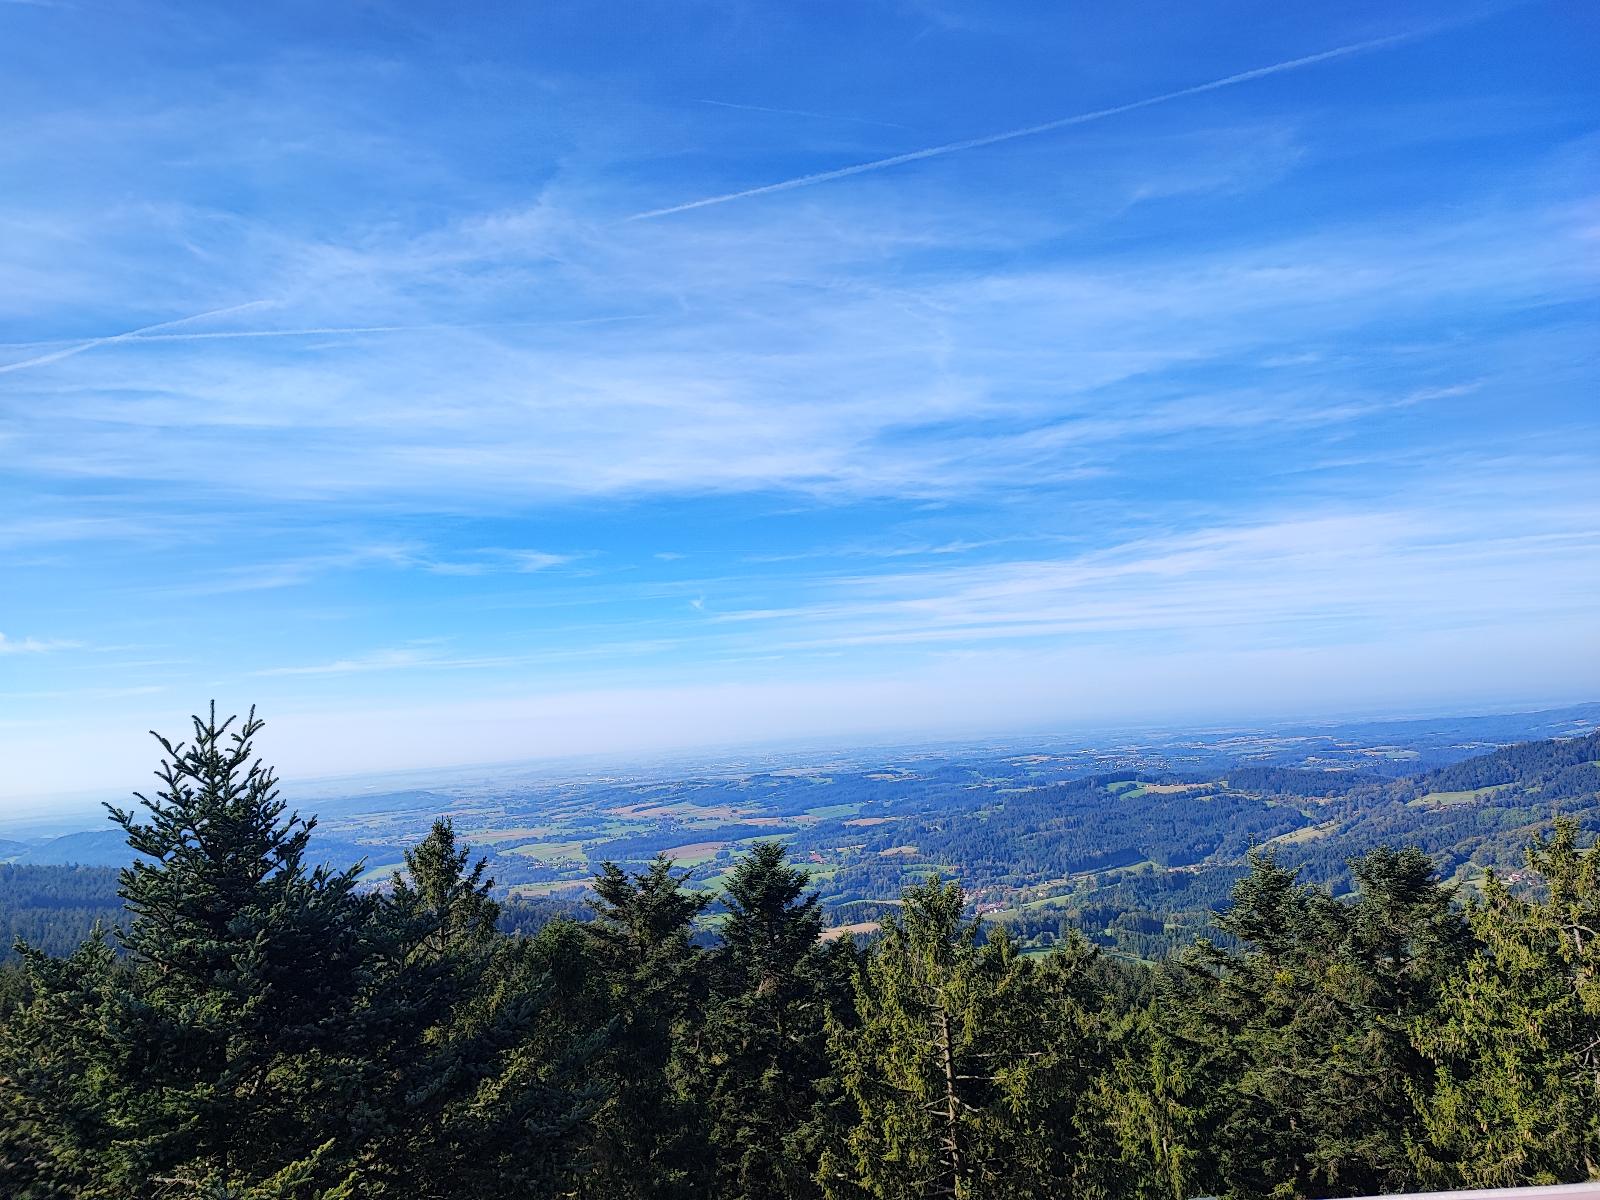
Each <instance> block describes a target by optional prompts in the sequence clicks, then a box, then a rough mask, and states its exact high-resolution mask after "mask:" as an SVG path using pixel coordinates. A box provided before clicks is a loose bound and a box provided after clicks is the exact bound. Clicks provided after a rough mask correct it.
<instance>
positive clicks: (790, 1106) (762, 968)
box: [691, 842, 849, 1200]
mask: <svg viewBox="0 0 1600 1200" xmlns="http://www.w3.org/2000/svg"><path fill="white" fill-rule="evenodd" d="M807 884H808V880H807V875H806V872H805V871H804V870H802V869H800V868H798V867H795V866H792V865H790V863H789V862H788V860H787V854H786V852H785V850H784V848H783V846H782V844H780V843H778V842H761V843H758V844H757V845H755V846H754V847H752V848H751V849H750V850H749V851H748V852H747V853H746V854H744V855H743V856H742V857H741V858H740V860H739V861H738V863H737V864H736V865H735V867H734V869H733V871H732V873H731V874H730V875H729V877H728V881H727V884H726V886H725V888H724V891H723V893H722V902H723V904H724V905H725V906H726V907H727V910H728V912H727V917H726V920H725V921H724V922H723V923H722V926H721V936H722V944H721V946H720V947H719V948H718V949H717V950H716V951H714V952H713V956H712V979H713V988H712V997H711V1000H710V1002H709V1003H708V1005H707V1010H706V1017H705V1029H704V1034H703V1036H702V1038H701V1039H700V1042H699V1054H698V1056H697V1058H696V1059H695V1061H694V1062H693V1063H692V1064H691V1074H692V1077H693V1079H694V1081H695V1086H696V1087H697V1090H699V1091H700V1093H701V1094H702V1095H704V1097H705V1102H706V1108H707V1113H708V1118H709V1122H710V1130H711V1136H712V1139H713V1141H714V1144H715V1146H716V1149H717V1160H718V1181H717V1194H718V1195H719V1196H721V1197H724V1198H726V1200H800V1198H803V1197H811V1196H815V1195H816V1194H817V1187H816V1183H815V1182H814V1180H813V1178H812V1177H813V1174H814V1172H815V1169H816V1159H815V1152H816V1151H815V1141H816V1136H817V1129H816V1124H817V1118H818V1114H817V1111H816V1110H817V1107H818V1104H819V1101H820V1094H819V1089H820V1087H821V1085H822V1083H823V1081H824V1080H825V1079H826V1078H827V1076H828V1073H829V1068H830V1065H831V1064H830V1061H829V1058H828V1053H827V1026H828V1018H829V1016H830V1014H831V1013H833V1012H836V1011H838V1010H839V1009H840V1008H841V1007H842V1006H843V1005H844V1004H845V1003H847V1002H848V999H849V996H848V986H849V982H848V976H847V975H846V974H845V972H844V971H843V970H841V969H840V967H841V964H843V963H846V962H848V957H847V955H846V954H842V953H841V951H844V950H846V949H847V948H846V947H840V948H839V949H837V950H832V951H830V950H829V949H828V948H827V947H826V946H825V945H824V944H823V943H822V942H821V940H820V935H821V932H822V913H821V910H820V908H819V907H818V902H817V897H816V895H815V893H812V894H809V895H808V894H807V892H806V888H807Z"/></svg>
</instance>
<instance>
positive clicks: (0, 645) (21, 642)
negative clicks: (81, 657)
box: [0, 633, 83, 654]
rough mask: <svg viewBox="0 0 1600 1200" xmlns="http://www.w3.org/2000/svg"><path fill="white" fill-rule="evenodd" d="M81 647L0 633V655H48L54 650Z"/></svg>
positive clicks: (50, 639) (77, 644) (69, 642)
mask: <svg viewBox="0 0 1600 1200" xmlns="http://www.w3.org/2000/svg"><path fill="white" fill-rule="evenodd" d="M82 645H83V643H82V642H72V641H65V640H62V639H57V638H36V637H24V638H13V637H7V636H6V635H5V634H3V633H0V654H49V653H51V652H52V651H56V650H77V649H79V648H80V647H82Z"/></svg>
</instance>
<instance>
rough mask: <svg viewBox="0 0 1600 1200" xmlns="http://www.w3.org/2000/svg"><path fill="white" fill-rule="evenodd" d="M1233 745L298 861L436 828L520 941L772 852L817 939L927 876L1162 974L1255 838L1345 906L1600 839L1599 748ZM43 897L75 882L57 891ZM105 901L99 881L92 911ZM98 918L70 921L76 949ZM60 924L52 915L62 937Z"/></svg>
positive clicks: (588, 818)
mask: <svg viewBox="0 0 1600 1200" xmlns="http://www.w3.org/2000/svg"><path fill="white" fill-rule="evenodd" d="M1391 732H1392V731H1391ZM1229 749H1230V750H1234V749H1236V748H1235V747H1233V746H1230V747H1229ZM1239 749H1242V750H1243V751H1244V754H1245V760H1244V764H1243V765H1241V764H1240V763H1239V762H1237V761H1230V760H1228V759H1226V758H1223V759H1222V760H1221V761H1219V762H1218V763H1217V764H1216V765H1214V766H1213V767H1212V768H1211V769H1210V770H1206V771H1202V770H1199V769H1195V766H1196V765H1194V764H1191V768H1190V769H1186V770H1181V771H1180V770H1175V769H1171V768H1168V769H1159V770H1156V769H1149V768H1148V767H1147V768H1145V769H1123V770H1114V771H1090V772H1083V771H1082V770H1081V766H1080V763H1081V762H1082V761H1087V762H1088V764H1089V765H1092V766H1100V765H1104V763H1105V761H1106V759H1107V758H1108V757H1114V756H1097V757H1094V758H1090V759H1087V760H1080V759H1079V758H1077V757H1056V758H1052V757H1051V756H1047V755H1034V756H1012V757H1010V758H1003V759H995V758H993V757H992V756H991V757H984V758H978V757H969V758H965V759H963V758H959V757H958V758H951V759H943V760H938V759H935V760H932V761H931V762H923V761H913V762H912V763H910V764H909V765H901V766H883V767H877V768H855V769H854V770H853V771H844V770H839V769H833V770H829V771H828V772H826V773H823V772H821V771H818V770H814V769H813V770H811V771H806V772H803V773H802V772H799V771H794V772H790V773H786V774H784V775H767V776H747V777H735V778H732V779H729V780H712V779H706V778H696V777H689V778H685V779H682V780H676V781H660V782H652V783H648V784H640V785H627V786H619V785H611V784H603V785H590V786H583V787H570V788H562V789H557V790H555V791H554V792H553V793H552V794H551V795H550V796H549V797H548V798H545V797H544V796H536V797H534V798H532V799H528V800H523V799H520V798H516V797H515V794H514V793H513V794H512V798H510V799H501V798H498V797H497V798H496V799H494V800H493V801H492V802H485V801H478V800H471V801H463V799H462V798H460V797H459V796H455V797H453V796H452V795H450V794H448V793H443V792H435V791H427V792H421V791H415V790H413V791H407V792H393V793H385V794H378V795H367V796H364V797H361V798H359V799H355V798H352V799H346V800H339V801H329V802H327V803H326V805H325V808H324V811H323V813H322V815H323V816H324V819H325V820H326V821H328V822H330V823H332V824H333V825H335V826H336V830H335V831H334V832H332V833H330V832H327V831H325V829H324V828H323V827H319V828H318V829H317V830H316V832H315V833H314V834H313V835H312V838H311V841H310V842H309V843H308V851H307V853H308V857H309V860H310V861H313V862H320V863H326V864H330V865H333V866H336V867H345V866H349V865H352V864H354V863H357V862H362V863H363V864H364V866H365V870H364V871H363V873H362V875H361V878H360V881H359V884H358V886H359V887H361V888H364V889H370V888H377V887H382V886H384V885H385V884H386V882H387V880H388V878H389V876H390V874H391V873H392V872H393V871H394V870H395V869H396V867H398V866H399V865H400V860H401V852H400V851H399V850H398V849H396V848H395V847H396V846H397V845H400V844H404V843H405V841H406V840H408V839H417V838H421V837H422V836H424V835H425V834H426V833H427V830H428V827H429V824H430V823H431V822H432V820H433V819H434V817H435V815H437V814H438V813H441V812H444V813H448V814H450V815H451V817H452V819H453V821H454V822H455V824H456V827H457V828H458V829H459V830H461V832H462V835H463V836H464V837H465V838H466V839H467V840H469V841H471V842H472V844H473V845H475V846H476V847H478V848H479V850H480V852H481V853H484V854H486V855H487V856H488V858H489V861H490V872H491V874H493V876H494V877H495V879H496V881H497V890H496V897H497V899H499V900H501V901H502V903H503V904H504V905H505V906H506V909H507V913H508V916H507V918H506V920H507V922H508V927H510V928H515V929H518V930H522V931H524V932H526V931H529V930H531V929H532V928H534V927H535V926H536V924H537V922H538V921H540V920H542V919H543V917H544V914H548V913H552V912H554V913H567V914H572V913H574V912H583V911H586V899H585V898H586V897H587V896H589V895H591V894H592V889H591V881H592V877H593V873H594V872H595V871H596V870H598V869H599V868H600V866H601V865H602V864H603V863H605V862H607V861H615V862H618V863H621V864H623V865H625V866H629V867H632V868H634V869H642V868H643V867H645V866H647V865H648V864H649V863H650V862H651V860H652V859H653V858H654V857H655V856H656V854H658V853H665V854H666V855H667V856H668V857H669V858H672V859H673V860H674V861H675V862H677V863H678V864H679V865H680V866H681V867H683V868H685V869H688V870H690V871H691V876H690V884H689V886H691V887H692V888H693V889H695V890H698V891H703V892H706V893H708V894H710V895H715V894H716V893H717V892H718V891H720V890H721V889H722V888H723V887H724V886H725V884H726V881H727V879H728V877H729V873H730V872H731V870H732V868H733V864H734V863H735V862H736V861H737V855H738V854H739V853H740V852H741V851H744V850H748V849H749V848H750V847H752V846H754V845H756V844H757V843H759V842H761V841H764V840H770V839H774V838H775V839H778V840H781V841H782V842H783V843H784V844H785V845H786V847H787V848H788V850H789V853H790V855H791V856H792V857H793V858H794V859H795V860H796V861H797V862H801V863H803V864H804V865H805V866H806V868H807V870H808V871H809V872H810V877H811V883H812V886H813V887H815V888H816V890H817V892H818V895H819V896H820V898H821V906H822V909H823V912H824V918H825V921H826V922H827V923H828V924H829V925H831V926H835V927H851V926H859V925H861V924H863V923H870V922H873V921H876V920H877V918H878V917H879V916H880V915H881V914H882V913H883V912H884V911H886V908H887V907H888V906H889V905H890V904H891V903H892V902H893V901H894V900H896V899H897V898H898V896H899V894H900V892H901V890H902V889H904V888H905V887H907V886H909V885H910V884H913V883H915V882H918V881H920V880H921V879H923V878H925V877H926V876H927V875H928V874H929V873H930V872H938V873H939V874H941V875H944V876H947V877H951V878H955V879H958V880H959V881H960V882H961V883H962V885H963V887H964V888H965V889H966V890H967V893H968V895H969V897H970V899H971V900H972V902H973V904H974V905H975V906H977V907H979V908H981V910H982V911H983V912H984V914H985V916H986V917H987V918H988V919H989V920H990V921H991V922H996V923H1000V924H1004V925H1005V926H1006V928H1007V929H1008V930H1009V931H1010V932H1011V934H1012V935H1013V936H1015V937H1016V938H1018V939H1019V941H1020V942H1021V943H1022V944H1023V945H1024V946H1025V947H1028V948H1046V947H1048V946H1050V945H1053V944H1054V943H1055V942H1057V941H1059V940H1061V939H1063V938H1067V937H1072V936H1076V935H1082V936H1084V937H1086V938H1088V939H1089V940H1090V941H1092V942H1095V943H1096V944H1099V945H1101V946H1104V947H1106V948H1107V949H1109V950H1112V951H1114V952H1116V953H1118V954H1121V955H1128V956H1132V957H1135V958H1140V959H1144V960H1147V961H1153V960H1155V959H1159V958H1162V957H1164V956H1166V955H1168V954H1170V953H1172V952H1173V951H1175V950H1178V949H1180V948H1182V947H1185V946H1188V945H1191V944H1193V942H1194V941H1195V939H1196V938H1197V937H1199V936H1201V935H1203V934H1214V931H1212V930H1211V924H1212V920H1213V916H1214V914H1215V912H1216V910H1217V909H1218V908H1220V907H1221V906H1222V905H1223V904H1224V903H1226V901H1227V899H1228V897H1229V895H1230V893H1231V891H1232V889H1233V887H1234V885H1235V884H1236V883H1237V882H1238V880H1239V879H1240V878H1241V877H1242V876H1243V875H1244V873H1245V872H1246V870H1247V869H1248V856H1249V853H1250V851H1251V849H1252V847H1255V846H1265V847H1267V848H1270V849H1271V850H1272V851H1273V852H1274V853H1276V854H1277V855H1278V857H1279V859H1280V860H1281V861H1282V862H1284V863H1285V864H1286V865H1290V866H1293V867H1295V868H1296V869H1298V870H1299V871H1300V872H1301V875H1302V877H1303V878H1304V879H1306V880H1308V881H1311V882H1316V883H1319V884H1322V885H1324V886H1326V887H1328V888H1330V889H1331V890H1333V891H1335V892H1338V893H1342V892H1345V891H1347V890H1349V889H1350V887H1351V886H1352V876H1351V874H1350V871H1349V868H1348V866H1347V860H1348V859H1349V858H1351V857H1352V856H1354V855H1358V854H1362V853H1365V852H1367V851H1369V850H1372V849H1375V848H1377V847H1380V846H1385V845H1388V846H1395V845H1414V846H1417V847H1419V848H1421V849H1422V850H1424V851H1425V852H1426V853H1427V854H1428V855H1430V856H1431V857H1432V859H1433V860H1434V863H1435V866H1436V868H1437V869H1438V870H1439V871H1440V872H1441V873H1442V874H1443V876H1444V877H1446V878H1448V879H1451V880H1452V881H1454V882H1457V883H1460V884H1462V886H1463V887H1464V888H1465V889H1466V890H1467V892H1468V893H1471V892H1472V891H1473V890H1474V889H1475V888H1476V887H1477V886H1478V880H1479V879H1480V878H1481V877H1482V875H1483V873H1484V871H1486V870H1487V869H1489V868H1491V867H1498V868H1500V869H1501V870H1502V871H1512V870H1514V869H1515V868H1516V867H1517V866H1519V865H1520V864H1521V859H1522V852H1523V848H1524V847H1525V846H1526V845H1527V843H1528V842H1529V841H1530V840H1531V839H1532V838H1533V837H1534V836H1535V835H1536V834H1538V833H1539V832H1540V831H1542V830H1544V829H1547V828H1548V826H1549V822H1550V821H1551V819H1552V818H1553V817H1555V816H1556V815H1558V814H1560V813H1570V814H1572V815H1573V816H1575V817H1577V818H1578V819H1579V820H1580V821H1581V822H1582V823H1583V824H1584V825H1585V827H1586V828H1590V829H1595V828H1597V827H1600V767H1596V765H1595V760H1596V759H1600V735H1596V734H1594V733H1587V734H1585V735H1583V736H1578V737H1568V738H1559V739H1545V740H1543V741H1539V742H1532V743H1526V744H1520V745H1513V746H1508V747H1504V748H1501V749H1496V750H1493V751H1491V752H1489V753H1487V754H1478V755H1475V756H1473V757H1470V758H1467V759H1465V760H1462V761H1458V762H1454V763H1450V764H1447V765H1445V766H1443V767H1440V768H1435V769H1434V770H1431V771H1427V772H1421V773H1418V774H1415V775H1408V776H1400V777H1398V778H1386V777H1385V776H1383V775H1381V774H1378V773H1375V772H1373V771H1370V770H1366V769H1364V768H1362V767H1361V766H1359V765H1356V764H1359V763H1361V762H1364V761H1371V760H1372V759H1373V758H1374V757H1375V756H1377V755H1380V754H1386V753H1387V754H1395V753H1401V751H1397V750H1394V749H1392V748H1390V749H1388V750H1385V749H1384V748H1383V746H1382V745H1381V744H1380V745H1379V746H1378V747H1376V748H1374V749H1363V750H1359V751H1357V752H1355V753H1351V754H1349V756H1348V765H1345V766H1342V767H1341V768H1339V769H1329V768H1317V767H1312V768H1306V767H1298V768H1296V767H1286V766H1263V765H1253V764H1254V763H1256V762H1258V761H1259V760H1261V759H1262V758H1265V757H1269V756H1270V757H1276V758H1279V759H1286V758H1289V757H1291V755H1290V754H1287V753H1278V754H1276V755H1272V754H1271V749H1272V747H1271V744H1270V743H1267V744H1262V743H1259V742H1250V743H1247V744H1246V745H1245V746H1244V747H1242V748H1239ZM1298 749H1299V750H1300V751H1301V752H1302V753H1303V752H1304V750H1305V747H1303V746H1302V747H1298ZM1311 749H1312V750H1313V753H1312V754H1311V755H1310V757H1312V758H1314V759H1316V758H1325V757H1328V756H1329V754H1330V749H1329V747H1328V746H1326V745H1322V744H1318V745H1315V746H1313V747H1312V748H1311ZM1440 753H1442V751H1441V750H1440V749H1439V748H1435V749H1433V750H1431V751H1430V754H1432V755H1434V756H1438V755H1439V754H1440ZM1123 754H1124V755H1126V752H1125V751H1124V752H1123ZM1152 757H1155V756H1152ZM1160 757H1162V758H1170V757H1173V756H1170V755H1162V756H1160ZM1385 761H1388V760H1387V759H1385ZM1074 771H1077V772H1079V773H1078V774H1075V775H1074V774H1071V773H1072V772H1074ZM1062 773H1067V774H1068V775H1069V777H1068V778H1066V779H1061V778H1059V776H1060V774H1062ZM1469 785H1470V786H1469ZM385 805H394V806H397V807H396V808H395V809H394V810H392V811H386V810H385V809H384V807H383V806H385ZM366 806H377V807H376V809H375V810H372V809H369V808H367V807H366ZM75 855H84V856H85V857H84V858H82V859H78V858H75V857H74V856H75ZM131 856H132V851H131V850H129V849H128V847H127V845H126V840H125V836H124V835H123V833H122V832H121V831H120V830H115V829H112V830H107V831H104V832H96V833H85V834H73V835H68V836H66V837H59V838H55V839H51V840H46V841H37V842H34V843H31V844H29V845H26V846H22V845H20V844H19V851H18V852H17V853H15V854H13V855H12V856H11V857H12V861H14V862H19V863H38V862H51V863H55V862H72V861H87V862H96V863H105V862H109V863H126V862H128V861H130V860H131ZM36 877H38V878H42V877H41V876H36ZM105 878H108V877H105ZM54 886H56V887H57V888H60V889H68V888H71V887H76V886H82V885H81V882H80V883H72V882H70V880H69V877H68V876H66V875H63V877H62V879H61V880H60V881H59V882H58V883H57V884H55V885H54ZM105 899H106V897H105V891H104V886H103V885H102V892H101V894H100V895H99V897H98V898H97V899H95V900H94V901H93V904H96V905H98V904H103V903H104V902H105ZM4 912H5V907H4V904H3V896H0V915H3V913H4ZM97 915H101V914H99V913H98V912H90V911H88V910H87V909H85V910H83V911H82V912H81V913H80V918H81V919H80V921H79V924H78V926H77V934H76V936H74V937H72V938H71V940H72V941H73V942H74V943H75V942H76V940H77V939H78V938H80V937H81V936H82V935H83V934H85V933H87V931H88V929H89V927H90V925H91V924H92V921H93V919H94V918H95V917H96V916H97ZM69 921H70V917H69V916H68V915H67V914H66V913H61V914H58V927H59V928H61V929H63V930H65V929H67V927H68V923H69ZM701 924H702V925H704V922H702V923H701Z"/></svg>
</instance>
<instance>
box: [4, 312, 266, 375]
mask: <svg viewBox="0 0 1600 1200" xmlns="http://www.w3.org/2000/svg"><path fill="white" fill-rule="evenodd" d="M270 303H271V301H269V300H251V301H250V302H249V303H248V304H230V305H229V306H228V307H227V308H213V309H211V310H210V311H209V312H203V313H195V314H194V316H192V317H179V318H178V319H177V320H176V321H160V322H158V323H156V324H154V325H145V326H143V327H142V328H140V329H130V330H128V332H127V333H114V334H112V335H111V336H110V337H101V338H90V339H89V340H88V341H84V342H74V343H73V344H72V345H70V346H68V347H67V348H66V349H64V350H52V351H51V352H50V353H49V354H39V355H35V356H34V357H33V358H25V359H23V360H22V361H20V362H13V363H5V364H3V365H0V375H5V374H8V373H10V372H12V371H20V370H22V369H23V368H24V367H42V366H44V365H45V364H46V363H53V362H60V361H61V360H62V359H63V358H71V357H72V356H73V355H75V354H82V353H83V352H84V351H85V350H93V349H94V348H95V347H96V346H109V345H111V344H112V343H114V342H127V341H132V340H133V339H135V338H140V337H145V336H147V335H149V334H152V333H155V332H156V331H157V330H160V329H171V328H173V327H174V326H177V325H187V324H188V323H189V322H190V321H200V320H204V319H205V318H206V317H221V316H225V315H226V314H228V313H236V312H243V311H245V309H247V308H260V307H261V306H262V305H264V304H270Z"/></svg>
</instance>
